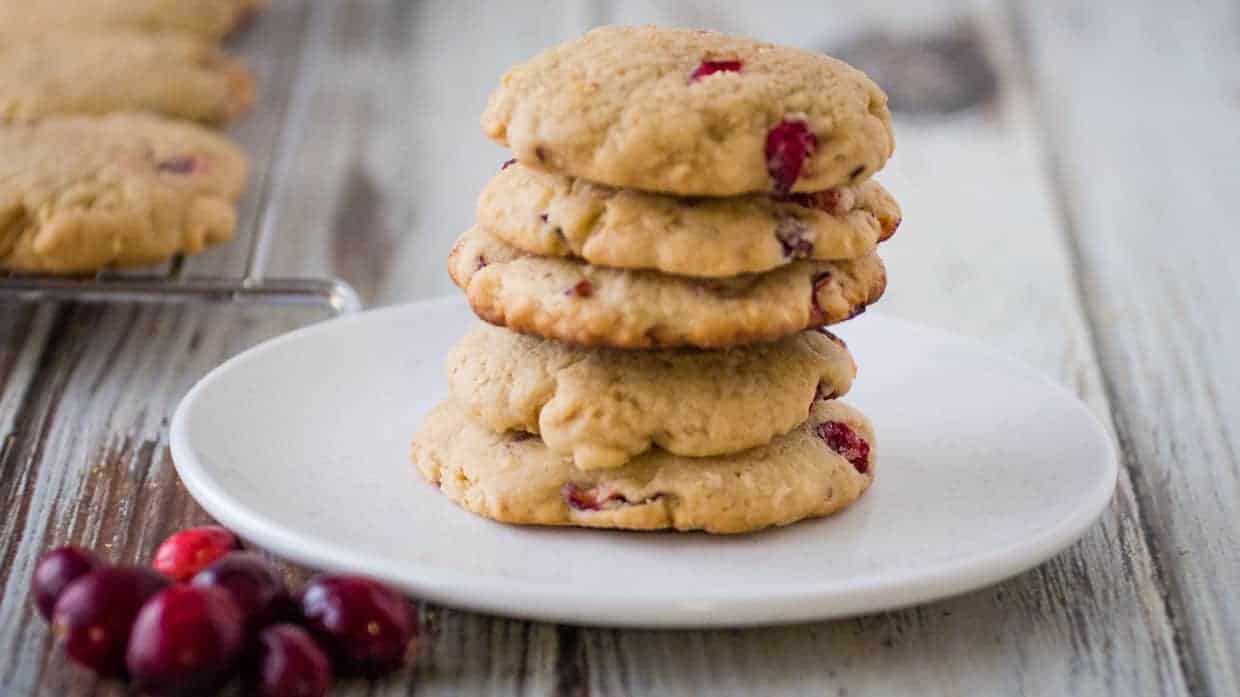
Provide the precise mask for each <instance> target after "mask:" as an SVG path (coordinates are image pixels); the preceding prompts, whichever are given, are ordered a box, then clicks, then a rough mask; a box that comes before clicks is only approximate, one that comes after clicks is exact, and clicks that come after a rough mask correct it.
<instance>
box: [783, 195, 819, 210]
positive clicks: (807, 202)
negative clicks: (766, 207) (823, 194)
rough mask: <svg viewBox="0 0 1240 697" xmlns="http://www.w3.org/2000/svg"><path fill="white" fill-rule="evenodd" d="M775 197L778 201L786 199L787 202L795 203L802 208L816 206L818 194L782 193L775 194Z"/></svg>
mask: <svg viewBox="0 0 1240 697" xmlns="http://www.w3.org/2000/svg"><path fill="white" fill-rule="evenodd" d="M775 198H776V200H778V201H788V202H789V203H795V204H797V205H798V206H801V207H802V208H817V207H818V194H816V193H808V194H784V195H783V196H776V197H775Z"/></svg>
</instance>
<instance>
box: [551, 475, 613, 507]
mask: <svg viewBox="0 0 1240 697" xmlns="http://www.w3.org/2000/svg"><path fill="white" fill-rule="evenodd" d="M560 495H561V496H563V497H564V502H565V503H567V504H568V505H569V506H570V507H572V508H574V509H576V510H578V511H601V510H603V509H604V508H607V507H608V504H609V503H611V502H613V501H614V502H617V503H618V504H624V503H628V501H627V500H626V499H625V498H624V494H621V493H620V492H619V491H617V490H615V489H613V488H611V487H609V486H595V487H590V488H589V489H583V488H581V487H579V486H577V485H576V484H573V483H572V482H568V483H567V484H565V485H564V486H563V488H561V489H560Z"/></svg>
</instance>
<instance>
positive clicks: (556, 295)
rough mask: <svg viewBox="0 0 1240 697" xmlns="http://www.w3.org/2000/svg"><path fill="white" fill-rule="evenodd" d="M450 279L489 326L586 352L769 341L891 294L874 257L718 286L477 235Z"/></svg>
mask: <svg viewBox="0 0 1240 697" xmlns="http://www.w3.org/2000/svg"><path fill="white" fill-rule="evenodd" d="M448 273H449V274H450V275H451V276H452V280H453V281H454V282H455V283H456V284H457V285H458V286H460V287H461V288H462V289H463V290H464V291H465V295H466V297H467V298H468V299H469V304H470V306H471V307H472V308H473V310H474V313H475V314H477V315H478V316H479V317H481V318H482V319H484V320H486V321H488V322H490V323H491V324H498V325H503V326H506V327H508V328H510V329H515V330H517V331H520V332H525V333H529V334H537V335H539V336H542V337H545V338H548V339H557V340H560V341H567V342H570V343H575V344H581V345H586V346H613V347H617V348H655V347H678V346H697V347H699V348H720V347H723V346H733V345H736V344H745V343H752V342H756V341H771V340H774V339H778V338H780V337H783V336H787V335H789V334H795V333H797V332H799V331H801V330H803V329H808V328H810V327H817V326H822V325H824V324H833V323H835V322H840V321H843V320H846V319H848V318H850V317H853V316H855V315H857V314H858V313H860V312H862V311H863V310H865V307H866V306H867V305H869V304H870V303H873V302H874V301H876V300H878V298H879V297H880V296H882V294H883V290H884V289H885V288H886V283H887V276H886V270H885V269H884V268H883V263H882V261H881V260H879V258H878V257H877V256H875V255H873V254H871V255H869V256H865V257H862V258H860V259H850V260H845V261H810V260H802V261H796V262H793V263H791V264H787V265H785V266H782V267H780V268H778V269H776V270H774V271H770V272H768V273H764V274H747V275H744V276H733V277H730V278H720V279H701V278H692V277H689V276H671V275H667V274H661V273H657V272H653V271H627V270H623V269H611V268H605V267H600V266H592V265H590V264H586V263H584V262H581V261H577V260H574V259H562V258H555V257H536V256H530V255H528V254H527V253H525V252H522V251H521V250H519V249H517V248H516V247H513V246H511V245H508V244H505V243H504V242H501V241H500V240H498V239H496V238H495V237H494V236H492V235H490V234H488V233H487V232H485V231H483V230H482V229H481V228H479V227H474V228H472V229H470V230H469V231H467V232H465V234H463V235H462V236H461V237H460V239H458V240H457V243H456V246H455V247H453V249H452V254H451V255H450V256H449V257H448Z"/></svg>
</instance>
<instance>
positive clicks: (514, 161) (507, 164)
mask: <svg viewBox="0 0 1240 697" xmlns="http://www.w3.org/2000/svg"><path fill="white" fill-rule="evenodd" d="M515 164H517V158H515V157H514V158H512V159H511V160H505V161H504V164H502V165H500V166H499V169H500V171H503V170H506V169H508V168H509V167H511V166H513V165H515Z"/></svg>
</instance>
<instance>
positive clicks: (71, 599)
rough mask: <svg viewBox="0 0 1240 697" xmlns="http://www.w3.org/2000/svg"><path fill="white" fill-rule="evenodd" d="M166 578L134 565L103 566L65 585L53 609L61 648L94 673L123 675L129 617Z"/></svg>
mask: <svg viewBox="0 0 1240 697" xmlns="http://www.w3.org/2000/svg"><path fill="white" fill-rule="evenodd" d="M167 585H168V579H166V578H164V577H163V576H160V575H159V574H157V573H155V572H154V571H151V570H150V569H147V568H144V567H137V566H120V567H102V568H99V569H95V570H94V571H91V572H90V573H87V574H85V575H83V576H80V577H78V578H77V580H75V581H73V582H72V583H70V584H69V586H68V587H67V588H65V590H64V592H63V593H61V594H60V599H59V600H57V601H56V608H55V609H54V610H53V611H52V631H53V632H55V634H56V636H57V637H58V638H59V639H61V640H63V641H64V646H65V653H66V654H68V656H69V658H70V659H71V660H73V661H75V662H77V663H80V664H82V665H84V666H86V667H87V668H90V669H91V670H94V671H95V672H96V673H98V674H99V675H102V676H105V677H117V676H122V675H124V674H125V646H126V645H127V644H128V643H129V634H130V631H131V630H132V629H133V625H134V618H135V617H137V616H138V611H139V610H141V609H142V604H143V603H144V602H146V600H147V598H150V597H151V596H152V595H155V594H156V593H158V592H159V591H160V590H162V589H163V588H164V587H166V586H167Z"/></svg>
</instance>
